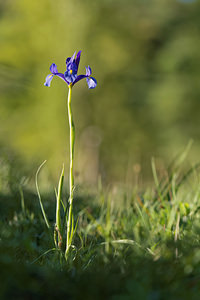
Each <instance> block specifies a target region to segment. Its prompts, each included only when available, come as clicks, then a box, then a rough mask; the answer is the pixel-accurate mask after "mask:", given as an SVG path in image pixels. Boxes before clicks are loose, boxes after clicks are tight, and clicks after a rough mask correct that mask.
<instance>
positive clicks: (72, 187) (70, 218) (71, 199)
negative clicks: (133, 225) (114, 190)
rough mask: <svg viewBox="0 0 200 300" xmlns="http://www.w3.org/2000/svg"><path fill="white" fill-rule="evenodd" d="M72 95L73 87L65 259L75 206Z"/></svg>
mask: <svg viewBox="0 0 200 300" xmlns="http://www.w3.org/2000/svg"><path fill="white" fill-rule="evenodd" d="M71 95H72V86H71V85H69V92H68V103H67V104H68V118H69V129H70V170H69V210H68V220H67V240H66V251H65V258H66V259H67V256H68V252H69V249H70V246H71V230H73V229H72V228H71V225H72V213H73V212H72V206H73V192H74V174H73V163H74V140H75V127H74V122H73V117H72V109H71Z"/></svg>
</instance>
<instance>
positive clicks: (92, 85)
mask: <svg viewBox="0 0 200 300" xmlns="http://www.w3.org/2000/svg"><path fill="white" fill-rule="evenodd" d="M86 80H87V84H88V87H89V89H94V88H95V87H96V86H97V81H96V79H95V78H94V77H88V78H87V79H86Z"/></svg>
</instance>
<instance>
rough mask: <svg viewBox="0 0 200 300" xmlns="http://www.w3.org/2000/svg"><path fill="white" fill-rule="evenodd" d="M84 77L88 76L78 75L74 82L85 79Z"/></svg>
mask: <svg viewBox="0 0 200 300" xmlns="http://www.w3.org/2000/svg"><path fill="white" fill-rule="evenodd" d="M83 78H87V76H86V75H78V76H77V77H76V80H75V81H74V82H73V85H74V84H75V83H77V82H78V81H79V80H81V79H83Z"/></svg>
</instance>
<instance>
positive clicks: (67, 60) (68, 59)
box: [66, 57, 71, 65]
mask: <svg viewBox="0 0 200 300" xmlns="http://www.w3.org/2000/svg"><path fill="white" fill-rule="evenodd" d="M70 59H71V57H68V58H67V59H66V65H68V63H69V61H70Z"/></svg>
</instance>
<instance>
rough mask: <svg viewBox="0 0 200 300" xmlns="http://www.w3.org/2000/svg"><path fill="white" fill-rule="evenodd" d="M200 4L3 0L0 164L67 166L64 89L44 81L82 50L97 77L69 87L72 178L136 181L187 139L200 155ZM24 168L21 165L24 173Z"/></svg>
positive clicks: (53, 172) (27, 169) (28, 170)
mask: <svg viewBox="0 0 200 300" xmlns="http://www.w3.org/2000/svg"><path fill="white" fill-rule="evenodd" d="M199 16H200V2H199V1H186V0H185V1H184V0H182V1H181V0H179V1H178V0H177V1H176V0H165V1H164V0H163V1H161V0H151V1H147V0H146V1H145V0H115V1H114V0H96V1H91V0H90V1H89V0H85V1H83V0H73V1H67V0H57V1H53V0H42V1H27V0H15V1H13V0H7V1H1V2H0V45H1V47H0V94H1V98H0V99H1V100H0V103H1V105H0V120H1V126H0V165H1V166H0V167H1V173H2V172H3V170H4V168H6V167H5V165H6V161H9V162H11V165H12V164H15V163H16V162H18V164H19V165H18V168H19V170H21V172H22V173H23V172H24V174H30V175H31V174H34V172H35V170H36V168H37V167H38V165H39V164H40V163H41V162H42V161H44V160H45V159H47V160H48V162H47V165H46V168H47V170H48V174H49V175H48V176H50V178H53V179H54V178H57V176H58V173H59V172H60V170H61V167H62V163H63V162H65V164H66V166H68V163H69V150H68V148H69V143H68V137H69V135H68V134H69V132H68V121H67V107H66V99H67V92H68V89H67V85H65V83H64V82H63V81H62V80H60V79H59V78H54V79H53V81H52V84H51V87H50V88H47V87H45V86H44V85H43V84H44V80H45V77H46V76H47V75H48V74H49V67H50V65H51V64H52V63H53V62H54V63H56V64H57V66H58V70H59V72H64V71H65V59H66V58H67V57H68V56H71V55H72V54H73V53H74V51H79V50H82V57H81V61H80V68H79V74H85V65H88V64H89V65H90V66H91V68H92V71H93V76H94V77H95V78H96V79H97V81H98V86H97V88H96V89H94V90H88V88H87V85H86V82H85V81H84V80H82V81H81V82H80V83H79V84H77V85H76V86H75V87H74V88H73V95H72V102H73V113H74V119H75V125H76V145H75V148H76V150H75V155H76V156H75V160H76V161H75V169H76V182H79V183H89V184H96V183H97V179H98V176H99V175H101V177H102V178H103V180H104V181H105V182H111V181H120V182H124V181H129V182H134V180H135V179H134V178H135V176H136V175H137V174H138V173H139V172H141V173H142V174H143V177H144V180H147V179H148V178H149V177H150V176H151V175H150V173H151V163H150V160H151V157H152V156H155V157H158V158H160V161H161V162H160V164H162V162H163V161H164V164H166V165H167V164H168V162H169V161H170V160H171V159H172V157H173V156H174V155H175V154H176V153H177V152H178V151H179V150H182V149H183V148H184V147H185V146H186V144H187V143H188V141H189V140H190V139H193V140H194V142H195V143H194V145H193V147H192V150H191V151H190V158H189V159H190V160H191V162H196V161H198V160H199V151H200V117H199V114H200V113H199V110H200V101H199V100H200V51H199V49H200V18H199ZM22 170H23V171H22Z"/></svg>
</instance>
